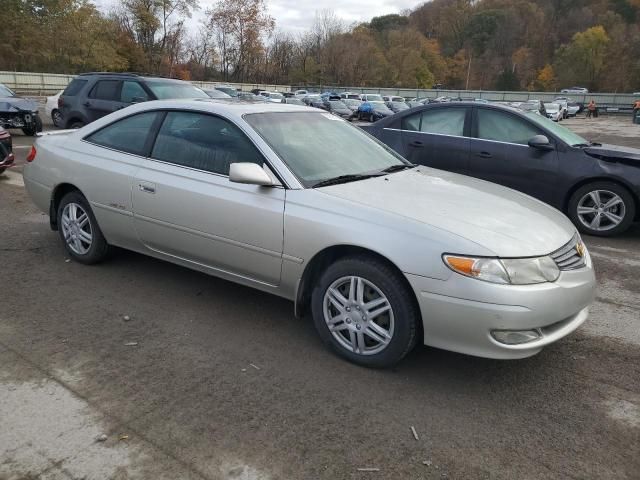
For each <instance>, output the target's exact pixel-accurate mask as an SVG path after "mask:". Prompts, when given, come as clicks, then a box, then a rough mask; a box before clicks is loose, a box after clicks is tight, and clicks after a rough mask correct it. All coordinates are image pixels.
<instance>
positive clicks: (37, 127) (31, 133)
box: [22, 116, 42, 137]
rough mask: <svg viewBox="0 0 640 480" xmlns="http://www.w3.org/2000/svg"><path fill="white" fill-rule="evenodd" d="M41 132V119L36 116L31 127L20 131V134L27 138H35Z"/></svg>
mask: <svg viewBox="0 0 640 480" xmlns="http://www.w3.org/2000/svg"><path fill="white" fill-rule="evenodd" d="M41 131H42V119H41V118H40V117H39V116H36V118H35V122H34V125H33V126H32V127H25V128H23V129H22V133H24V134H25V135H27V136H29V137H33V136H35V134H36V133H38V132H41Z"/></svg>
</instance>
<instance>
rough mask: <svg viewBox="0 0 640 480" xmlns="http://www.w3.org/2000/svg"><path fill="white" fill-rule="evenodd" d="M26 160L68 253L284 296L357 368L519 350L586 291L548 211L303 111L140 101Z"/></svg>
mask: <svg viewBox="0 0 640 480" xmlns="http://www.w3.org/2000/svg"><path fill="white" fill-rule="evenodd" d="M327 139H330V140H331V141H330V142H328V141H327ZM334 145H339V146H340V148H334ZM29 160H30V161H29V163H28V164H27V165H26V166H25V169H24V180H25V185H26V187H27V189H28V191H29V193H30V195H31V198H32V199H33V201H34V202H35V203H36V205H38V206H39V207H40V208H41V209H43V210H44V211H46V212H49V214H50V221H51V226H52V228H53V229H54V230H58V231H59V234H60V237H61V240H62V242H63V243H64V246H65V248H66V250H67V252H68V254H69V255H70V256H71V257H72V258H73V259H74V260H76V261H78V262H81V263H87V264H91V263H96V262H99V261H101V260H103V259H104V258H105V256H106V255H107V253H108V251H109V248H110V246H118V247H122V248H126V249H130V250H134V251H137V252H140V253H144V254H147V255H151V256H153V257H157V258H160V259H163V260H167V261H170V262H174V263H177V264H179V265H183V266H186V267H189V268H193V269H196V270H200V271H202V272H205V273H208V274H212V275H216V276H218V277H221V278H224V279H227V280H231V281H234V282H238V283H241V284H244V285H248V286H251V287H255V288H257V289H260V290H263V291H266V292H270V293H273V294H276V295H280V296H282V297H285V298H287V299H290V300H292V301H293V302H294V305H295V312H296V314H297V315H303V314H304V313H305V312H310V314H311V316H312V318H313V321H314V323H315V326H316V328H317V330H318V333H319V334H320V337H321V338H322V339H323V341H324V342H325V343H326V344H327V345H329V346H330V347H331V348H332V349H333V350H334V351H335V352H337V353H338V354H340V355H341V356H343V357H345V358H347V359H348V360H350V361H353V362H356V363H358V364H361V365H366V366H372V367H388V366H390V365H393V364H394V363H396V362H398V361H399V360H400V359H402V358H403V357H404V356H405V355H406V354H407V353H408V352H409V351H411V349H412V348H413V347H414V345H415V344H416V343H418V342H419V343H424V344H426V345H431V346H434V347H439V348H444V349H447V350H453V351H456V352H462V353H466V354H471V355H478V356H482V357H490V358H501V359H513V358H523V357H528V356H530V355H533V354H535V353H537V352H539V351H540V350H541V349H542V348H543V347H544V346H545V345H548V344H550V343H552V342H555V341H556V340H558V339H560V338H562V337H564V336H565V335H567V334H569V333H570V332H572V331H573V330H575V329H576V328H577V327H578V326H579V325H581V324H582V323H583V322H584V321H585V320H586V318H587V316H588V307H589V304H590V303H591V301H592V298H593V294H594V287H595V277H594V271H593V266H592V263H591V260H590V257H589V254H588V253H587V250H586V248H585V247H584V244H583V243H582V241H581V239H580V237H579V235H578V234H577V232H576V230H575V228H574V227H573V225H572V224H571V222H570V221H569V220H568V219H567V218H565V217H564V216H563V215H562V214H561V213H560V212H558V211H557V210H555V209H553V208H551V207H549V206H547V205H545V204H543V203H541V202H539V201H537V200H534V199H532V198H531V197H528V196H526V195H523V194H520V193H518V192H515V191H513V190H510V189H507V188H503V187H500V186H498V185H495V184H491V183H488V182H484V181H481V180H476V179H473V178H469V177H464V176H461V175H457V174H453V173H448V172H443V171H439V170H433V169H430V168H426V167H416V166H415V165H412V164H409V163H408V162H407V161H406V160H404V159H403V158H401V157H399V156H398V155H397V154H395V153H394V152H393V151H391V150H390V149H389V148H387V147H386V146H384V145H382V144H381V143H379V142H377V141H376V140H373V139H372V138H371V137H370V136H369V135H367V134H366V133H365V132H364V131H362V130H361V129H359V128H357V127H355V126H352V125H350V124H349V123H348V122H346V121H344V120H342V119H340V118H338V117H336V116H335V115H331V114H328V113H326V112H322V111H319V110H317V109H313V108H307V107H300V106H295V105H286V104H280V105H276V104H240V103H238V104H223V103H220V102H214V101H211V100H205V99H200V100H180V101H153V102H145V103H142V104H138V105H134V106H131V107H128V108H126V109H123V110H120V111H118V112H116V113H113V114H111V115H108V116H106V117H104V118H102V119H100V120H98V121H96V122H94V123H92V124H90V125H88V126H86V127H84V128H82V129H80V130H75V131H67V132H60V133H58V134H54V135H45V136H43V137H41V138H39V139H38V140H37V142H36V144H35V146H34V148H33V150H32V152H31V153H30V155H29Z"/></svg>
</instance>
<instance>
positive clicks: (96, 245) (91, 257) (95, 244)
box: [56, 192, 109, 265]
mask: <svg viewBox="0 0 640 480" xmlns="http://www.w3.org/2000/svg"><path fill="white" fill-rule="evenodd" d="M69 203H77V204H78V205H80V206H81V207H82V209H83V210H84V211H85V212H86V213H87V215H88V216H89V223H90V224H91V235H92V237H93V238H92V241H91V247H89V251H88V252H87V253H86V254H84V255H80V254H77V253H76V252H74V251H73V250H71V248H69V245H67V242H66V241H65V239H64V233H63V231H62V212H63V210H64V207H65V206H66V205H67V204H69ZM56 220H57V225H58V233H59V235H60V239H61V240H62V244H63V245H64V249H65V250H66V252H67V254H68V255H69V256H70V257H72V258H73V259H74V260H75V261H77V262H79V263H84V264H86V265H91V264H94V263H98V262H100V261H102V260H103V259H104V258H105V257H106V255H107V253H108V248H109V245H108V244H107V241H106V240H105V238H104V235H103V234H102V230H100V227H99V226H98V221H97V220H96V217H95V215H94V214H93V211H92V210H91V207H90V206H89V202H88V201H87V199H86V198H85V197H84V196H83V195H82V194H81V193H80V192H70V193H67V194H66V195H65V196H64V197H63V198H62V200H61V201H60V204H59V205H58V211H57V212H56Z"/></svg>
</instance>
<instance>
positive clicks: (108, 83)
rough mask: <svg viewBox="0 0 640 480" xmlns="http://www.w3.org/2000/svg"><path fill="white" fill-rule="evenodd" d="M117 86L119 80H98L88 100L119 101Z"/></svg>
mask: <svg viewBox="0 0 640 480" xmlns="http://www.w3.org/2000/svg"><path fill="white" fill-rule="evenodd" d="M119 85H120V80H100V81H98V82H97V83H96V84H95V85H94V86H93V88H92V89H91V92H89V98H95V99H96V100H119V99H120V97H119V95H118V88H119Z"/></svg>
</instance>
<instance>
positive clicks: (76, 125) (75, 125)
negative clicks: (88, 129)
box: [69, 120, 84, 130]
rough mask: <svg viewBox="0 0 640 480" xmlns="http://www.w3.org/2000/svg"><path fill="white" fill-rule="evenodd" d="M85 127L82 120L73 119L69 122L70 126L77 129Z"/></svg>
mask: <svg viewBox="0 0 640 480" xmlns="http://www.w3.org/2000/svg"><path fill="white" fill-rule="evenodd" d="M82 127H84V122H82V121H81V120H73V121H72V122H71V123H70V124H69V128H71V129H74V130H77V129H78V128H82Z"/></svg>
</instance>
